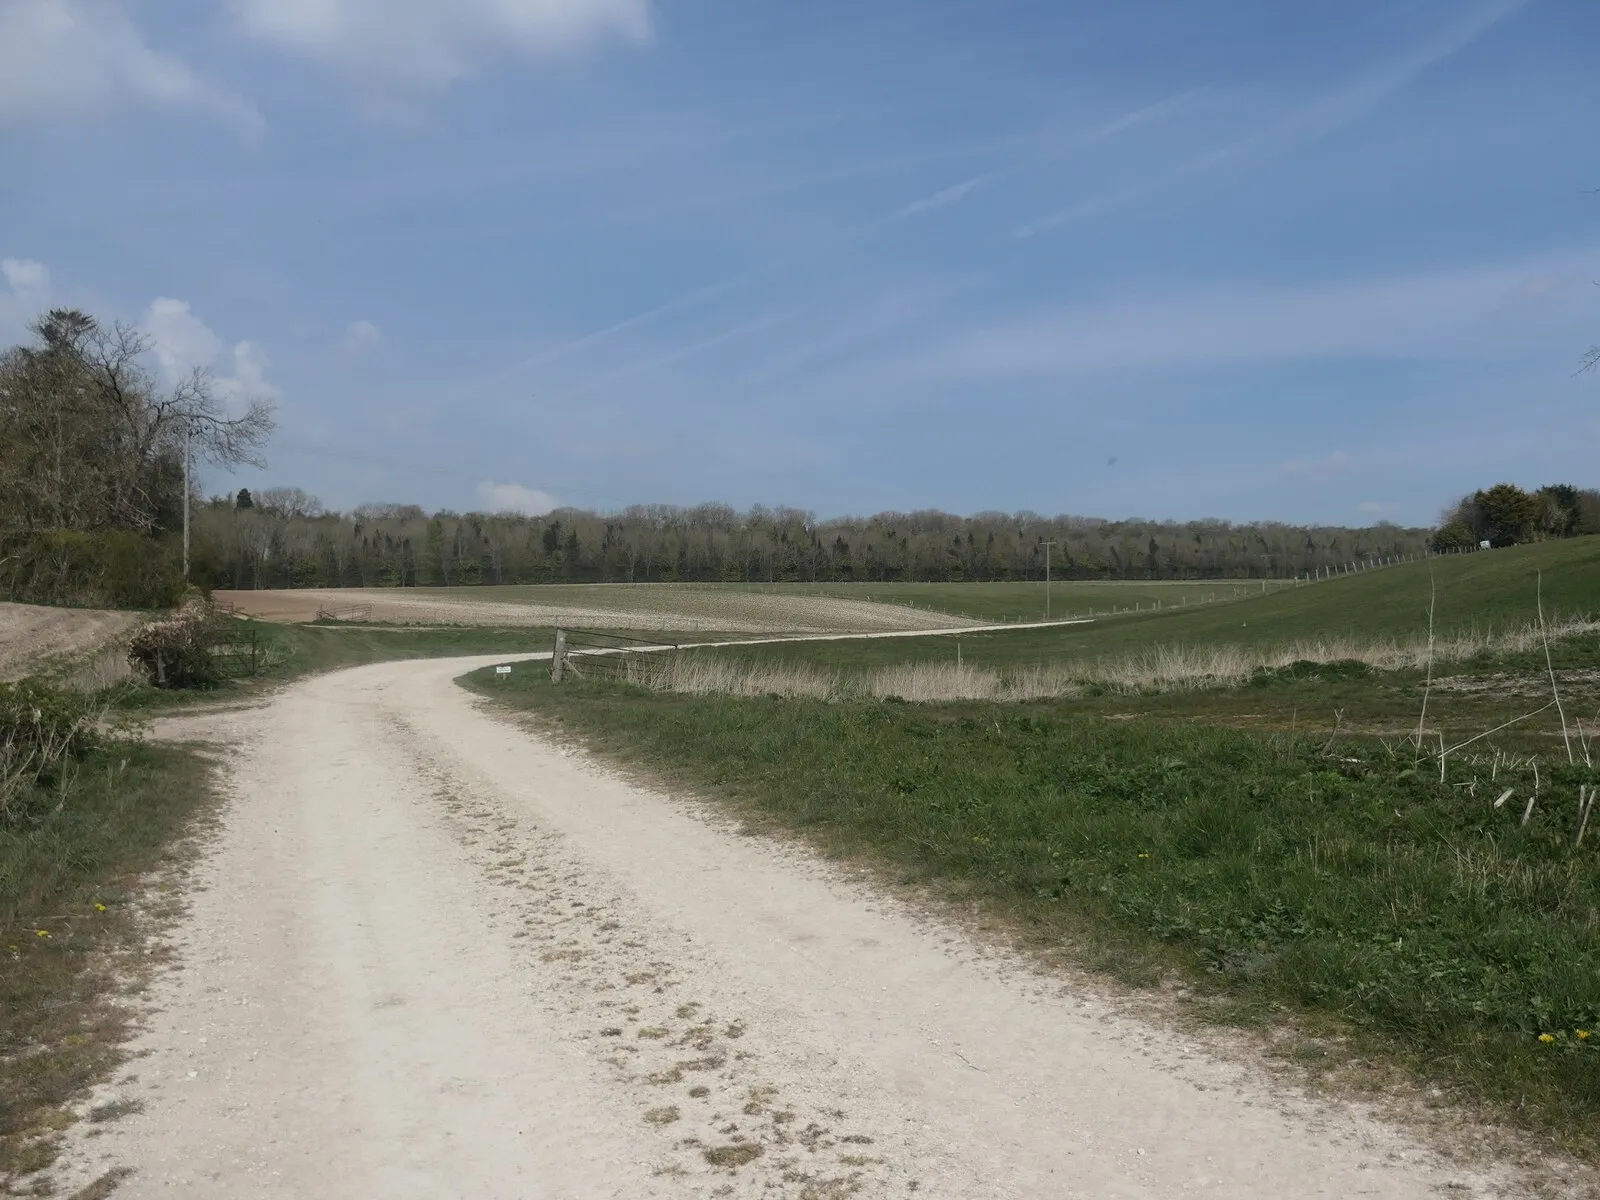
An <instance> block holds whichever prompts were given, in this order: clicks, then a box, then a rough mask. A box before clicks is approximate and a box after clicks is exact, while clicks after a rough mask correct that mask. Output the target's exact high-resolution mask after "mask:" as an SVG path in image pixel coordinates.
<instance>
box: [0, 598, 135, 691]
mask: <svg viewBox="0 0 1600 1200" xmlns="http://www.w3.org/2000/svg"><path fill="white" fill-rule="evenodd" d="M139 619H140V618H139V614H138V613H126V612H108V611H103V610H100V609H92V608H50V607H47V606H45V605H40V604H10V603H5V602H0V680H10V679H21V678H22V677H23V676H24V675H28V674H31V673H33V672H34V671H37V670H38V669H40V668H41V667H43V666H46V665H48V664H49V663H50V662H52V661H56V660H60V659H65V658H77V657H80V656H85V655H88V654H90V653H92V652H93V651H95V650H97V649H99V648H101V647H103V646H105V645H107V644H109V643H110V642H112V641H114V640H115V639H116V638H117V637H119V636H120V635H122V634H124V633H126V632H127V631H128V630H130V629H132V628H133V627H134V626H135V625H136V624H138V622H139Z"/></svg>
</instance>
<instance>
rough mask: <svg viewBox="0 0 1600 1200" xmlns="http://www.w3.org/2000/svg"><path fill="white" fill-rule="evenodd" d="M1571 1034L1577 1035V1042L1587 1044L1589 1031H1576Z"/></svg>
mask: <svg viewBox="0 0 1600 1200" xmlns="http://www.w3.org/2000/svg"><path fill="white" fill-rule="evenodd" d="M1573 1032H1575V1033H1576V1034H1577V1035H1578V1040H1579V1041H1580V1042H1587V1041H1588V1040H1589V1031H1588V1030H1587V1029H1577V1030H1574V1031H1573Z"/></svg>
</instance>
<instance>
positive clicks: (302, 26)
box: [233, 0, 651, 89]
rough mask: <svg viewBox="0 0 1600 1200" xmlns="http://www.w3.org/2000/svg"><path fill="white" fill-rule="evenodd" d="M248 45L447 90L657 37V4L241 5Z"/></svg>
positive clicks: (632, 0)
mask: <svg viewBox="0 0 1600 1200" xmlns="http://www.w3.org/2000/svg"><path fill="white" fill-rule="evenodd" d="M233 9H234V14H235V17H236V19H237V22H238V27H239V28H240V30H242V31H243V32H244V33H245V34H246V35H247V36H249V37H252V38H255V39H258V40H259V41H261V42H263V43H265V44H268V45H271V46H274V47H276V48H278V49H280V50H283V51H286V52H288V53H291V54H296V55H299V56H302V57H305V58H310V59H314V60H317V61H320V62H323V63H326V64H328V65H330V66H333V67H335V68H337V69H339V70H342V71H345V72H347V73H349V74H351V75H353V76H355V77H357V78H358V79H360V80H362V81H363V82H366V83H379V84H385V85H391V86H393V85H400V86H406V87H421V88H427V89H437V88H442V87H446V86H448V85H449V84H451V83H454V82H456V81H457V80H459V79H462V78H463V77H465V76H467V75H469V74H471V73H472V72H473V71H474V70H475V69H476V68H477V67H478V66H479V65H480V64H481V63H482V62H483V61H484V60H487V59H490V58H494V57H497V56H499V55H503V54H507V53H509V54H514V55H519V56H521V57H524V58H531V57H544V56H549V55H556V54H562V53H570V52H574V51H579V50H583V49H586V48H587V47H589V46H591V45H593V44H594V43H596V42H599V41H602V40H604V39H607V38H622V39H624V40H629V41H634V42H642V41H646V40H648V39H649V37H650V35H651V0H233Z"/></svg>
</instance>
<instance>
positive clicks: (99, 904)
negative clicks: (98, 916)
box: [94, 900, 106, 912]
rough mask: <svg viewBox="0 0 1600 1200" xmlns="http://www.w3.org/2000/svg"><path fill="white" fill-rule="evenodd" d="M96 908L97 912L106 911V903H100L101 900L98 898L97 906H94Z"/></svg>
mask: <svg viewBox="0 0 1600 1200" xmlns="http://www.w3.org/2000/svg"><path fill="white" fill-rule="evenodd" d="M94 910H95V912H105V910H106V906H105V905H104V904H101V903H100V902H99V901H98V900H97V901H95V906H94Z"/></svg>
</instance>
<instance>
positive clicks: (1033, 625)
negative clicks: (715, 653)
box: [541, 617, 1094, 683]
mask: <svg viewBox="0 0 1600 1200" xmlns="http://www.w3.org/2000/svg"><path fill="white" fill-rule="evenodd" d="M1093 623H1094V620H1093V618H1091V617H1073V618H1071V619H1070V620H1065V621H1012V622H1009V623H1006V624H1000V625H961V626H957V627H954V628H950V629H894V630H887V631H882V632H877V633H796V634H787V635H784V636H782V637H752V638H739V639H736V640H733V641H725V642H663V641H657V640H652V639H649V638H638V637H631V636H629V635H627V634H621V633H595V632H594V631H592V630H587V629H586V630H583V631H581V632H578V631H574V630H570V629H557V630H556V631H555V642H554V645H553V647H552V649H551V652H550V678H551V679H552V680H554V681H555V682H557V683H560V682H561V681H562V680H563V679H565V678H566V677H567V676H568V675H569V674H570V675H573V676H575V677H577V678H579V679H582V678H586V677H590V676H594V675H597V674H598V675H604V676H606V677H608V678H616V677H617V676H620V675H622V674H623V673H624V672H625V671H626V669H627V668H626V666H625V664H626V662H627V660H628V657H629V656H630V655H634V654H661V653H665V652H667V651H673V652H677V651H680V650H717V649H724V648H727V647H731V646H773V645H784V644H791V643H797V642H855V641H876V640H878V639H882V638H926V637H961V636H963V635H965V634H974V633H1001V632H1014V631H1016V630H1018V629H1057V628H1061V627H1064V626H1068V625H1092V624H1093ZM618 642H620V643H624V644H622V645H616V644H613V643H618ZM541 657H542V656H541ZM574 659H578V660H580V661H579V662H574Z"/></svg>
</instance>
